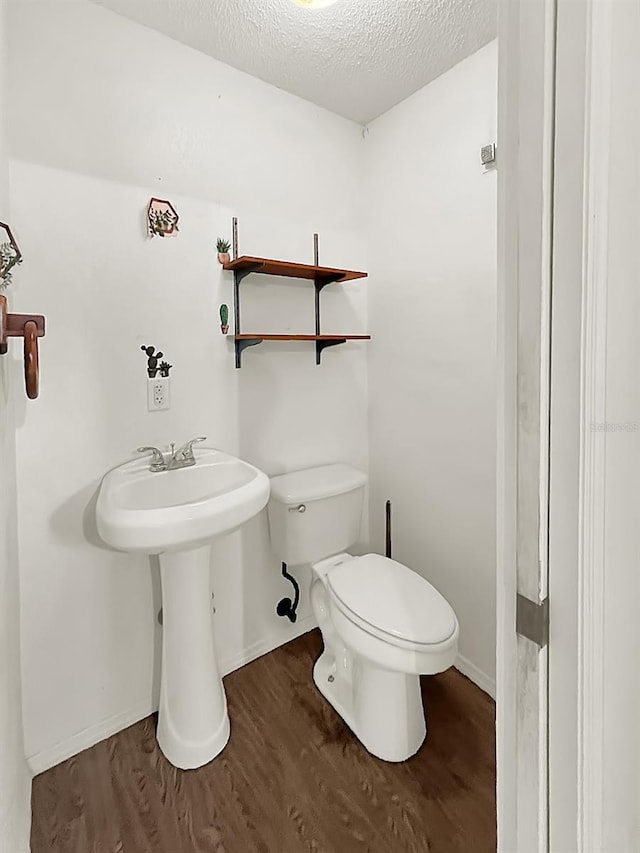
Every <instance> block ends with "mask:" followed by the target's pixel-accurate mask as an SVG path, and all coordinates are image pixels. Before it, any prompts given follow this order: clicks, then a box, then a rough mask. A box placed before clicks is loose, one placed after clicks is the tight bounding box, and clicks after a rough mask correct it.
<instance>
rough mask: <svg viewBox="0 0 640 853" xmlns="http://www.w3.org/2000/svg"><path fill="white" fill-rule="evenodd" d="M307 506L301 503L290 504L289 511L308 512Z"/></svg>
mask: <svg viewBox="0 0 640 853" xmlns="http://www.w3.org/2000/svg"><path fill="white" fill-rule="evenodd" d="M306 511H307V508H306V506H305V505H304V504H299V506H290V507H289V512H306Z"/></svg>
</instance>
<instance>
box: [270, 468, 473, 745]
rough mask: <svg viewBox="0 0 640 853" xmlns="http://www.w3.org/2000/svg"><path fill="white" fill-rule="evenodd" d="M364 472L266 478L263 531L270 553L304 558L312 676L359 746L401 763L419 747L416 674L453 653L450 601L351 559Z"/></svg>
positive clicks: (386, 568)
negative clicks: (314, 632)
mask: <svg viewBox="0 0 640 853" xmlns="http://www.w3.org/2000/svg"><path fill="white" fill-rule="evenodd" d="M366 483H367V478H366V476H365V474H363V473H362V472H361V471H358V470H357V469H355V468H352V467H350V466H348V465H323V466H321V467H318V468H308V469H306V470H304V471H295V472H293V473H290V474H283V475H281V476H279V477H274V478H272V480H271V497H270V500H269V507H268V512H269V529H270V534H271V543H272V547H273V550H274V552H275V554H276V555H277V557H278V559H279V560H281V561H282V562H283V563H286V564H287V565H289V566H298V565H304V564H307V563H309V564H311V571H312V581H311V604H312V607H313V612H314V614H315V617H316V619H317V621H318V625H319V626H320V630H321V632H322V638H323V641H324V650H323V652H322V654H321V655H320V657H319V658H318V660H317V661H316V663H315V666H314V669H313V680H314V682H315V684H316V686H317V688H318V690H319V691H320V693H322V695H323V696H324V698H325V699H326V700H327V701H328V702H329V703H330V704H331V705H332V706H333V707H334V708H335V710H336V711H337V712H338V714H340V716H341V717H342V719H343V720H344V721H345V722H346V723H347V725H348V726H349V728H350V729H351V730H352V731H353V733H354V734H355V735H356V736H357V737H358V738H359V740H360V741H361V742H362V744H363V745H364V746H365V747H366V748H367V750H368V751H369V752H370V753H372V754H373V755H375V756H377V757H378V758H381V759H383V760H384V761H405V760H406V759H407V758H410V757H411V756H412V755H414V754H415V753H416V752H417V751H418V750H419V749H420V746H421V745H422V743H423V741H424V739H425V737H426V733H427V728H426V724H425V717H424V709H423V705H422V695H421V691H420V675H421V674H425V675H432V674H434V673H436V672H442V671H443V670H445V669H448V668H449V667H450V666H451V665H452V664H453V662H454V661H455V659H456V655H457V651H458V634H459V627H458V620H457V618H456V615H455V613H454V612H453V609H452V608H451V605H450V604H449V603H448V602H447V601H446V599H445V598H443V596H442V595H440V593H439V592H438V591H437V590H436V589H435V588H434V587H433V586H431V584H430V583H429V582H428V581H427V580H425V579H424V578H423V577H422V576H421V575H419V574H417V573H416V572H414V571H412V570H411V569H409V568H408V567H407V566H404V565H403V564H402V563H398V562H396V561H394V560H390V559H388V558H387V557H381V556H380V555H379V554H366V555H365V556H363V557H354V556H351V555H350V554H349V553H348V552H347V549H348V548H350V547H351V546H352V545H354V544H355V543H356V542H357V541H358V539H359V536H360V525H361V520H362V509H363V502H364V491H365V486H366Z"/></svg>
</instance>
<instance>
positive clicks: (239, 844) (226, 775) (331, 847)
mask: <svg viewBox="0 0 640 853" xmlns="http://www.w3.org/2000/svg"><path fill="white" fill-rule="evenodd" d="M320 649H321V639H320V635H319V633H318V632H317V631H313V632H311V633H310V634H306V635H305V636H303V637H300V638H299V639H297V640H294V641H293V642H292V643H289V644H288V645H287V646H283V647H282V648H280V649H278V650H276V651H275V652H272V653H271V654H268V655H266V656H265V657H262V658H260V659H259V660H257V661H254V662H253V663H251V664H249V665H248V666H246V667H244V668H243V669H240V670H238V671H237V672H234V673H232V674H231V675H229V676H228V677H227V678H226V679H225V686H226V690H227V697H228V701H229V714H230V717H231V740H230V742H229V744H228V746H227V748H226V749H225V750H224V752H223V753H222V754H221V755H220V756H219V757H218V758H216V759H215V760H214V761H213V762H211V763H210V764H209V765H207V766H206V767H202V768H200V769H199V770H192V771H188V772H186V773H185V772H182V771H180V770H176V769H175V768H174V767H172V766H171V765H170V764H169V763H168V762H167V761H166V759H165V758H164V756H163V755H162V753H161V752H160V750H159V749H158V746H157V744H156V740H155V720H154V718H152V717H150V718H148V719H146V720H142V721H141V722H140V723H137V724H136V725H134V726H131V727H130V728H128V729H126V730H125V731H123V732H120V733H119V734H117V735H114V737H111V738H109V739H108V740H106V741H103V742H102V743H99V744H97V745H96V746H94V747H92V748H91V749H88V750H86V751H85V752H83V753H81V754H80V755H78V756H76V757H75V758H71V759H69V760H68V761H65V762H64V763H63V764H60V765H58V766H57V767H54V768H52V769H51V770H48V771H47V772H46V773H43V774H41V775H40V776H37V777H36V778H35V779H34V782H33V827H32V848H31V849H32V853H107V852H108V853H214V851H215V853H254V851H255V853H303V851H311V853H358V851H362V853H396V852H397V851H410V853H427V851H429V853H456V851H460V853H463V851H464V853H489V851H495V849H496V830H495V760H494V704H493V702H492V701H491V699H490V698H489V697H487V696H486V695H485V694H484V693H483V692H482V691H481V690H479V689H478V688H477V687H476V686H475V685H474V684H472V683H471V682H470V681H468V680H467V679H466V678H464V676H462V675H460V673H458V672H456V671H455V670H453V669H452V670H449V671H448V672H446V673H443V674H442V675H438V676H431V677H429V678H425V679H423V694H424V699H425V703H426V705H425V707H426V709H427V725H428V728H429V734H428V736H427V741H426V743H425V745H424V746H423V747H422V749H421V750H420V752H419V753H418V755H417V756H414V757H413V758H412V759H410V760H409V761H406V762H404V763H402V764H387V763H385V762H382V761H379V760H378V759H376V758H373V757H372V756H371V755H369V753H367V752H366V751H365V749H364V748H363V747H362V746H361V745H360V743H359V742H358V741H357V740H356V738H355V737H354V736H353V735H352V734H351V732H350V731H349V729H348V728H347V727H346V725H345V724H344V723H343V722H342V720H341V719H340V718H339V717H338V715H337V714H336V713H335V712H334V711H333V709H332V708H331V707H330V706H329V705H328V704H327V703H326V702H325V700H324V699H323V698H322V696H321V695H320V694H319V693H318V691H317V690H316V688H315V686H314V685H313V682H312V678H311V668H312V663H313V661H314V660H315V659H316V657H317V656H318V654H319V652H320Z"/></svg>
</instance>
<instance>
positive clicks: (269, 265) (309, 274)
mask: <svg viewBox="0 0 640 853" xmlns="http://www.w3.org/2000/svg"><path fill="white" fill-rule="evenodd" d="M223 269H225V270H232V271H233V272H239V273H244V274H245V275H249V273H257V274H259V275H275V276H281V277H283V278H302V279H306V280H307V281H313V282H316V283H318V282H322V283H323V285H325V284H332V283H333V282H336V281H353V280H354V279H357V278H366V277H367V273H366V272H358V271H357V270H343V269H339V268H338V267H321V266H317V265H316V264H296V263H293V261H274V260H272V259H271V258H255V257H253V256H252V255H242V256H241V257H239V258H235V259H234V260H232V261H229V263H228V264H224V266H223ZM243 277H244V276H243Z"/></svg>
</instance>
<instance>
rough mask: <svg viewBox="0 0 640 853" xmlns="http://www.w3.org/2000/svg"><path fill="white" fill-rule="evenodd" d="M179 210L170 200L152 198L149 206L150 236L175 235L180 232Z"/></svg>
mask: <svg viewBox="0 0 640 853" xmlns="http://www.w3.org/2000/svg"><path fill="white" fill-rule="evenodd" d="M179 219H180V217H179V216H178V212H177V210H176V209H175V207H174V206H173V205H172V204H171V202H170V201H167V200H166V199H162V198H152V199H151V201H150V202H149V207H148V208H147V220H148V227H149V236H150V237H155V236H156V235H157V236H158V237H175V235H176V234H177V232H178V230H179V229H178V220H179Z"/></svg>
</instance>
